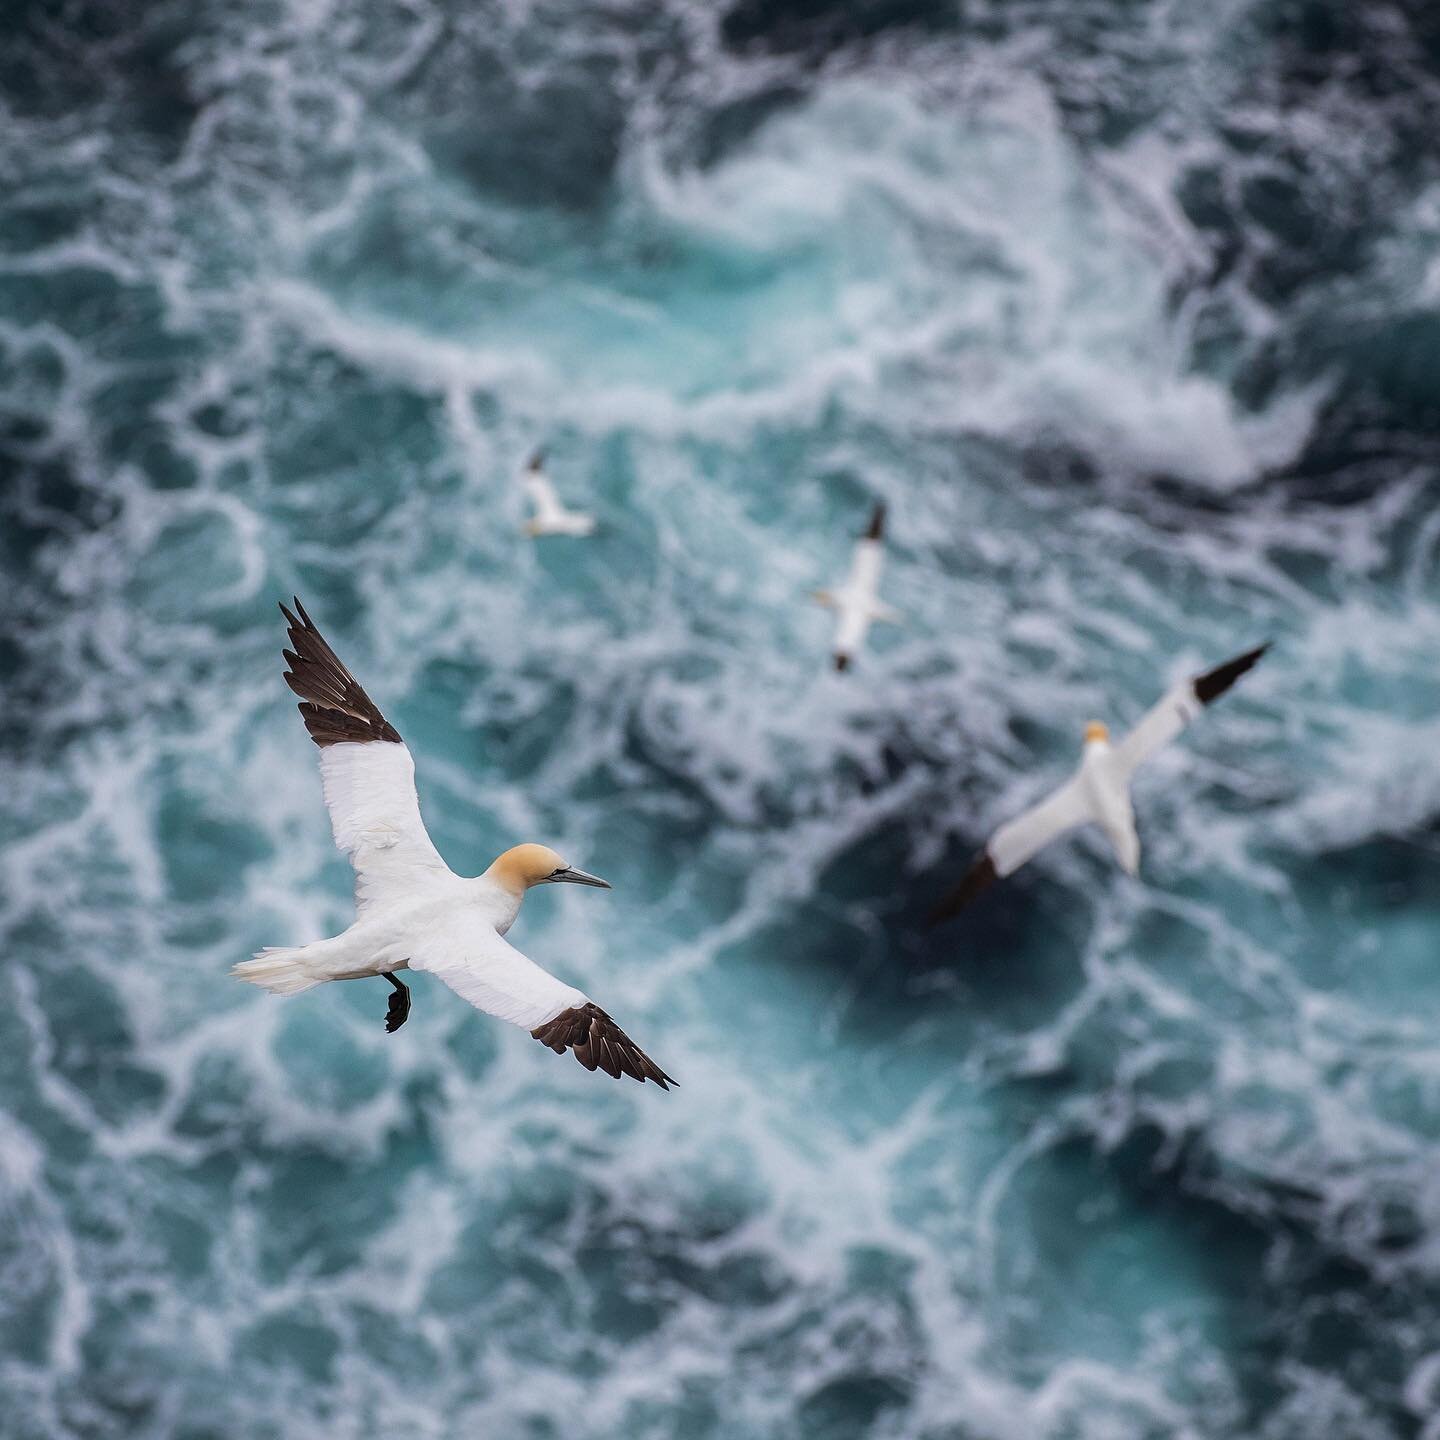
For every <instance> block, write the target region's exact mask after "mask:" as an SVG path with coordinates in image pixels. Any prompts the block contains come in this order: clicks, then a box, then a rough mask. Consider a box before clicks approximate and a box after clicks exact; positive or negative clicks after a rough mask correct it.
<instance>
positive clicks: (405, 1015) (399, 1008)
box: [380, 970, 410, 1035]
mask: <svg viewBox="0 0 1440 1440" xmlns="http://www.w3.org/2000/svg"><path fill="white" fill-rule="evenodd" d="M380 973H381V974H382V975H384V977H385V978H386V979H387V980H388V981H389V982H390V983H391V984H392V985H393V986H394V987H395V993H394V994H393V995H391V997H390V1005H389V1008H388V1009H387V1010H386V1011H385V1033H386V1034H387V1035H393V1034H394V1033H395V1032H396V1031H397V1030H398V1029H399V1028H400V1027H401V1026H402V1025H403V1024H404V1023H405V1022H406V1021H407V1020H408V1019H409V1018H410V987H409V986H408V985H407V984H406V983H405V982H404V981H403V980H397V979H396V978H395V975H394V974H393V972H391V971H389V970H382V971H381V972H380Z"/></svg>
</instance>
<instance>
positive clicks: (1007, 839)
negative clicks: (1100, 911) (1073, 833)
mask: <svg viewBox="0 0 1440 1440" xmlns="http://www.w3.org/2000/svg"><path fill="white" fill-rule="evenodd" d="M1093 818H1094V817H1093V815H1092V813H1091V809H1090V804H1089V801H1087V800H1086V798H1085V792H1084V790H1083V789H1082V788H1081V785H1080V782H1079V780H1078V779H1077V780H1068V781H1066V783H1065V784H1064V785H1062V786H1061V787H1060V788H1059V789H1058V790H1057V791H1055V793H1054V794H1053V795H1050V796H1049V797H1048V798H1047V799H1044V800H1042V801H1041V802H1040V803H1039V804H1038V805H1035V806H1032V807H1031V808H1030V809H1029V810H1027V811H1026V812H1025V813H1024V814H1023V815H1017V816H1016V817H1015V819H1013V820H1011V821H1008V822H1007V823H1006V824H1004V825H1002V826H1001V827H1000V828H999V829H998V830H997V831H996V832H995V833H994V834H993V835H992V836H991V837H990V841H989V843H988V844H987V845H986V846H985V852H986V854H987V855H989V857H990V859H991V860H992V861H993V863H994V865H995V873H996V874H997V875H1009V874H1011V873H1012V872H1014V871H1016V870H1018V869H1019V868H1020V867H1021V866H1022V865H1023V864H1024V863H1025V862H1026V861H1027V860H1028V859H1030V857H1031V856H1032V855H1034V854H1035V853H1036V852H1037V851H1039V850H1042V849H1043V848H1044V847H1045V846H1046V845H1048V844H1049V843H1050V842H1051V841H1052V840H1054V839H1055V838H1056V837H1057V836H1059V835H1063V834H1064V833H1065V832H1066V831H1067V830H1072V829H1074V827H1075V826H1076V825H1083V824H1084V823H1085V822H1086V821H1087V820H1090V819H1093Z"/></svg>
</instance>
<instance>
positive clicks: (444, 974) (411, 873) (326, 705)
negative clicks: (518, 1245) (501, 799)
mask: <svg viewBox="0 0 1440 1440" xmlns="http://www.w3.org/2000/svg"><path fill="white" fill-rule="evenodd" d="M280 609H281V610H282V611H284V614H285V619H286V621H287V622H288V624H289V636H290V643H291V645H293V646H294V647H295V648H294V649H293V650H286V651H285V659H286V662H287V663H288V666H289V669H288V670H287V671H286V673H285V682H286V684H288V685H289V686H290V688H291V689H292V690H293V691H294V692H295V693H296V694H297V695H298V696H299V697H300V701H301V704H300V714H301V716H302V717H303V718H304V721H305V728H306V730H308V731H309V732H310V738H311V739H312V740H313V741H314V742H315V743H316V745H318V746H319V747H320V776H321V780H322V782H323V785H324V791H325V805H326V807H327V808H328V809H329V811H330V825H331V829H332V830H333V831H334V834H335V843H336V844H337V845H338V846H339V847H340V849H341V850H343V851H344V852H345V853H346V854H347V855H348V856H349V857H350V863H351V864H352V865H353V866H354V867H355V910H356V918H355V923H354V924H353V925H351V926H350V928H349V929H348V930H346V931H345V932H344V934H342V935H337V936H335V937H334V938H333V939H330V940H317V941H316V942H314V943H313V944H310V945H301V946H298V947H296V948H294V949H266V950H262V951H261V952H260V953H259V954H258V955H256V956H255V958H254V959H253V960H245V961H242V962H241V963H240V964H239V965H236V966H235V968H234V970H233V971H232V972H231V973H232V974H234V975H237V976H239V978H240V979H242V980H248V981H250V983H251V984H252V985H261V986H263V987H264V988H265V989H266V990H270V991H273V992H274V993H275V994H277V995H297V994H299V993H300V991H302V990H309V989H310V988H311V986H313V985H319V984H322V983H323V982H324V981H327V980H354V979H359V978H360V977H362V976H371V975H383V976H384V977H385V978H386V979H387V980H388V981H389V982H390V983H391V985H392V986H394V988H395V993H394V994H393V995H391V997H390V1007H389V1012H388V1013H387V1015H386V1017H385V1028H386V1030H391V1031H393V1030H398V1029H399V1028H400V1026H401V1025H403V1024H404V1023H405V1020H406V1018H407V1017H408V1015H409V1014H410V990H409V987H408V986H407V985H405V984H404V982H403V981H401V980H400V979H398V978H397V977H396V974H395V972H396V971H397V970H404V969H407V968H408V969H411V970H428V971H429V972H430V973H431V974H432V975H437V976H439V978H440V979H441V980H443V981H444V982H445V983H446V984H447V985H448V986H449V987H450V988H451V989H452V990H454V991H455V992H456V994H458V995H460V996H461V997H462V998H464V999H466V1000H468V1001H469V1002H470V1003H471V1004H472V1005H474V1006H475V1007H476V1008H477V1009H479V1010H484V1011H486V1012H487V1013H488V1014H490V1015H497V1016H499V1018H500V1019H502V1020H508V1021H509V1022H510V1023H511V1024H512V1025H522V1026H524V1028H525V1029H527V1030H528V1031H529V1032H530V1033H531V1034H532V1035H533V1036H534V1037H535V1038H536V1039H537V1040H539V1041H541V1042H542V1043H543V1044H545V1045H548V1046H549V1047H550V1048H551V1049H552V1050H554V1051H555V1052H556V1053H557V1054H560V1055H563V1054H564V1053H565V1051H566V1049H567V1048H568V1049H570V1050H573V1051H574V1052H575V1058H576V1059H577V1060H578V1061H579V1062H580V1063H581V1064H582V1065H583V1066H584V1067H585V1068H586V1069H587V1070H594V1069H596V1068H597V1067H598V1068H600V1069H601V1070H604V1071H605V1072H606V1073H607V1074H609V1075H613V1076H615V1077H616V1078H617V1079H618V1078H619V1077H620V1076H621V1075H629V1076H630V1077H631V1078H632V1079H635V1080H639V1081H642V1082H643V1081H645V1080H653V1081H654V1082H655V1083H656V1084H657V1085H658V1086H660V1088H661V1089H662V1090H665V1089H668V1088H669V1087H670V1086H671V1085H672V1084H674V1083H675V1082H674V1081H673V1080H672V1079H671V1078H670V1076H668V1075H667V1074H666V1073H665V1072H664V1071H663V1070H662V1069H661V1068H660V1067H659V1066H658V1065H656V1064H655V1062H654V1061H653V1060H651V1059H650V1057H649V1056H648V1055H646V1054H645V1053H644V1052H643V1051H642V1050H641V1049H640V1048H639V1047H638V1046H636V1045H635V1044H634V1043H633V1042H632V1041H631V1040H630V1038H629V1036H627V1035H626V1034H625V1032H624V1031H623V1030H621V1029H620V1027H619V1026H618V1025H617V1024H616V1023H615V1022H614V1021H613V1020H612V1019H611V1018H610V1017H609V1016H608V1015H607V1014H606V1013H605V1012H604V1011H603V1010H602V1009H600V1007H599V1006H598V1005H596V1004H594V1003H593V1002H592V1001H591V1000H590V999H589V998H588V997H587V996H586V995H584V994H582V993H581V992H580V991H579V990H576V989H575V988H574V987H573V986H570V985H565V984H562V983H561V982H560V981H559V980H557V979H556V978H555V977H554V976H553V975H551V974H549V973H548V972H547V971H545V970H542V969H541V968H540V967H539V966H538V965H536V964H535V963H534V962H533V961H531V960H528V959H526V957H525V956H524V955H522V954H521V953H520V952H519V951H518V950H516V949H515V948H514V947H513V946H512V945H510V944H509V943H508V941H506V940H505V938H504V936H505V932H506V931H507V930H509V928H510V926H511V925H512V924H513V923H514V921H515V917H516V915H518V914H519V912H520V902H521V901H522V900H523V899H524V898H525V892H526V891H527V890H528V889H530V887H531V886H532V885H550V884H559V883H565V884H570V885H595V886H598V887H599V888H601V889H603V890H608V889H609V888H610V886H609V884H608V883H607V882H606V881H604V880H601V879H600V878H599V877H598V876H595V875H587V874H586V873H585V872H584V871H583V870H575V869H572V868H571V867H570V866H569V865H567V864H566V863H565V861H564V860H562V859H561V858H560V856H559V855H557V854H556V853H555V852H554V851H553V850H551V849H549V848H548V847H547V846H544V845H517V846H515V848H514V849H512V850H507V851H506V852H505V853H504V854H503V855H501V856H500V857H499V859H497V860H496V861H495V863H494V864H493V865H491V867H490V868H489V869H488V870H487V871H486V872H485V873H484V874H483V875H481V876H479V877H477V878H475V879H463V878H462V877H461V876H459V875H456V874H455V873H454V872H453V871H452V870H451V869H450V867H449V866H448V865H446V863H445V862H444V861H443V860H442V859H441V858H440V854H439V852H438V851H437V850H436V849H435V846H434V845H433V844H432V843H431V840H430V836H429V835H428V834H427V833H426V830H425V822H424V821H423V820H422V819H421V818H420V802H419V799H418V798H417V796H416V794H415V762H414V761H413V760H412V759H411V758H410V752H409V750H407V749H406V748H405V744H404V742H403V741H402V740H401V739H400V735H399V732H398V731H397V730H396V729H395V727H394V726H393V725H391V724H390V723H389V722H388V721H387V720H386V719H385V717H384V716H383V715H382V714H381V713H380V711H379V709H378V708H377V707H376V705H375V704H374V702H373V701H372V700H371V699H370V697H369V696H368V695H366V693H365V692H364V691H363V690H362V689H361V688H360V686H359V685H358V684H357V683H356V680H355V677H354V676H353V675H351V674H350V672H349V671H348V670H347V669H346V668H345V666H344V665H343V664H341V662H340V660H339V658H338V657H337V656H336V654H335V652H334V651H333V650H332V649H331V648H330V647H329V645H327V644H326V643H325V641H324V639H323V638H322V637H321V635H320V632H319V631H318V630H317V629H316V628H315V626H314V625H313V624H312V623H311V620H310V617H309V616H308V615H307V614H306V613H305V608H304V606H302V605H301V604H300V602H299V600H296V601H295V609H296V611H297V612H298V615H299V618H298V619H297V618H296V616H295V615H292V614H291V613H290V611H289V610H288V609H286V607H285V606H284V605H282V606H281V607H280Z"/></svg>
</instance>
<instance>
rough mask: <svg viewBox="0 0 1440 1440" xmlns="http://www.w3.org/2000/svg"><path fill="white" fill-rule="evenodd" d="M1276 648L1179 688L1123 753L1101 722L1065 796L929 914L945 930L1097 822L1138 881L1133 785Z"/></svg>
mask: <svg viewBox="0 0 1440 1440" xmlns="http://www.w3.org/2000/svg"><path fill="white" fill-rule="evenodd" d="M1269 648H1270V646H1269V645H1268V644H1265V645H1261V646H1259V647H1257V648H1256V649H1254V650H1247V651H1246V652H1245V653H1244V654H1243V655H1237V656H1236V657H1235V659H1233V660H1227V661H1226V662H1225V663H1224V664H1223V665H1217V666H1216V667H1215V669H1213V670H1207V671H1206V672H1205V674H1203V675H1197V676H1195V677H1194V678H1193V679H1190V680H1181V681H1179V682H1178V683H1177V684H1176V685H1174V686H1172V687H1171V688H1170V689H1169V690H1168V691H1167V692H1166V693H1165V695H1164V697H1163V698H1162V699H1161V700H1160V701H1159V702H1158V703H1157V704H1156V705H1154V706H1153V707H1152V708H1151V709H1150V710H1149V711H1147V712H1146V714H1145V715H1144V716H1142V717H1141V719H1140V723H1139V724H1138V725H1136V726H1135V728H1134V729H1133V730H1132V731H1131V732H1130V733H1129V734H1128V735H1127V736H1126V737H1125V738H1124V739H1123V740H1122V741H1121V742H1120V743H1119V744H1118V745H1116V746H1113V747H1112V746H1111V744H1110V732H1109V730H1108V729H1106V727H1105V726H1104V725H1102V724H1101V723H1100V722H1099V721H1098V720H1092V721H1091V722H1090V724H1089V725H1087V726H1086V727H1085V748H1084V751H1083V752H1082V755H1081V760H1080V767H1079V769H1078V770H1076V772H1075V773H1074V775H1072V776H1071V777H1070V779H1069V780H1067V781H1066V782H1065V783H1064V784H1063V785H1062V786H1061V787H1060V788H1059V789H1058V790H1056V791H1054V792H1052V793H1051V794H1050V795H1049V796H1048V797H1047V798H1046V799H1044V800H1042V801H1041V802H1040V803H1039V804H1038V805H1035V806H1033V807H1032V808H1031V809H1029V810H1027V811H1026V812H1025V813H1024V814H1023V815H1020V816H1017V817H1016V818H1015V819H1014V820H1011V821H1009V822H1008V823H1007V824H1004V825H1002V826H1001V827H1000V828H999V829H998V830H997V831H996V832H995V833H994V834H993V835H992V836H991V837H990V839H989V841H988V842H987V844H986V846H985V849H984V851H983V852H982V854H981V856H980V858H979V859H978V860H977V861H976V862H975V863H974V864H973V865H972V866H971V867H970V869H969V870H968V871H966V873H965V874H964V876H963V877H962V878H961V880H960V881H959V883H958V884H957V885H956V886H955V887H954V888H953V889H952V890H951V891H950V892H949V893H948V894H947V895H946V896H945V897H944V898H943V899H942V900H941V901H940V902H939V904H937V905H936V906H935V908H934V909H933V910H932V911H931V912H930V916H929V923H930V924H932V925H938V924H939V923H940V922H941V921H944V920H948V919H950V918H951V917H952V916H953V915H955V914H957V913H958V912H959V911H960V910H962V909H964V907H965V906H966V905H968V904H969V903H970V901H972V900H973V899H974V898H975V897H976V896H977V895H978V894H980V892H981V891H982V890H984V889H985V888H986V887H987V886H989V885H990V884H992V883H993V882H994V881H995V880H996V879H998V878H1000V877H1003V876H1005V875H1010V874H1012V873H1013V872H1014V871H1016V870H1018V869H1019V868H1020V867H1021V866H1022V865H1023V864H1024V863H1025V862H1026V861H1027V860H1029V859H1030V858H1031V856H1033V855H1035V854H1036V853H1038V852H1039V851H1040V850H1042V849H1044V847H1045V846H1046V845H1048V844H1049V843H1050V842H1051V841H1052V840H1054V839H1057V838H1058V837H1059V836H1061V835H1063V834H1065V832H1066V831H1067V830H1073V829H1074V828H1075V827H1076V826H1077V825H1085V824H1089V823H1094V824H1096V825H1098V826H1099V827H1100V828H1101V830H1103V831H1104V833H1105V836H1106V838H1107V839H1108V840H1109V841H1110V844H1111V845H1112V846H1113V847H1114V850H1115V857H1116V859H1118V860H1119V862H1120V868H1121V869H1122V870H1124V871H1125V873H1126V874H1127V875H1134V874H1135V873H1136V871H1137V870H1138V869H1139V866H1140V837H1139V836H1138V835H1137V834H1136V833H1135V812H1134V811H1133V810H1132V808H1131V806H1130V781H1131V778H1132V777H1133V775H1134V774H1135V771H1136V770H1137V769H1139V767H1140V766H1141V765H1142V764H1143V763H1144V762H1145V761H1146V760H1148V759H1149V758H1150V757H1151V756H1152V755H1153V754H1155V752H1156V751H1157V750H1160V749H1162V748H1163V747H1164V746H1166V745H1168V744H1169V743H1170V741H1171V740H1173V739H1174V738H1175V737H1176V736H1177V735H1178V734H1179V733H1180V732H1181V731H1182V730H1183V729H1184V728H1185V727H1186V726H1187V725H1189V724H1190V722H1191V721H1192V720H1194V719H1195V718H1196V717H1197V716H1198V715H1199V714H1200V711H1201V710H1202V709H1203V708H1204V707H1205V706H1206V705H1209V704H1210V703H1211V702H1212V701H1214V700H1216V699H1218V698H1219V697H1220V696H1221V695H1223V694H1224V693H1225V692H1226V691H1227V690H1228V689H1229V688H1230V687H1231V686H1232V685H1233V684H1234V683H1235V682H1236V681H1237V680H1238V679H1239V678H1240V677H1241V676H1242V675H1243V674H1244V673H1245V672H1246V671H1247V670H1249V669H1250V667H1251V666H1252V665H1254V664H1255V663H1256V662H1257V661H1258V660H1259V659H1260V657H1261V656H1262V655H1263V654H1264V653H1265V652H1266V651H1267V650H1268V649H1269Z"/></svg>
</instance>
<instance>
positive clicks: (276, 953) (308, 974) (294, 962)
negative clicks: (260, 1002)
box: [230, 945, 329, 995]
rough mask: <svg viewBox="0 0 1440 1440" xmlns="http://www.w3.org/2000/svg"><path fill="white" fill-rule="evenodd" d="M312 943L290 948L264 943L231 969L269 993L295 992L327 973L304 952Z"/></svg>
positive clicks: (309, 948) (238, 975)
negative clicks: (258, 951)
mask: <svg viewBox="0 0 1440 1440" xmlns="http://www.w3.org/2000/svg"><path fill="white" fill-rule="evenodd" d="M313 948H314V947H313V946H310V945H299V946H295V947H293V948H290V949H285V948H281V947H279V946H268V945H267V946H266V947H265V949H263V950H262V951H261V952H260V953H259V954H258V955H256V956H255V958H254V959H253V960H242V961H241V962H240V963H239V964H238V965H236V966H234V967H233V968H232V969H231V971H230V973H231V974H232V975H233V976H234V977H235V978H236V979H237V980H248V981H249V982H250V984H252V985H259V986H260V987H261V988H262V989H265V990H268V991H269V992H270V993H271V994H272V995H298V994H299V993H300V992H301V991H302V990H308V989H309V988H310V987H311V986H312V985H318V984H320V982H321V981H322V980H326V979H328V978H329V977H328V976H327V975H326V974H325V973H324V971H323V970H322V969H320V968H319V967H318V966H316V965H314V963H313V958H312V957H311V956H307V953H306V952H307V951H312V950H313Z"/></svg>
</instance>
